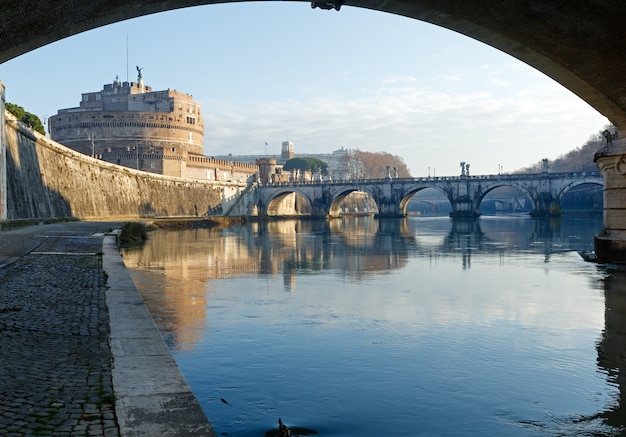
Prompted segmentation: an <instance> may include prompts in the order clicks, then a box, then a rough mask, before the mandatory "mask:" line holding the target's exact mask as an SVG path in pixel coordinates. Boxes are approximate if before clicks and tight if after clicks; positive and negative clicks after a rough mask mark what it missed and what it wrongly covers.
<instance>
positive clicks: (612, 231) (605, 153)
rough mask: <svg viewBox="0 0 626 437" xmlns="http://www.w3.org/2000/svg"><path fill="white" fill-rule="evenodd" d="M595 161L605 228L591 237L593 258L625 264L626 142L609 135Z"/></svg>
mask: <svg viewBox="0 0 626 437" xmlns="http://www.w3.org/2000/svg"><path fill="white" fill-rule="evenodd" d="M594 161H595V163H596V165H597V166H598V168H599V169H600V172H601V173H602V179H603V180H604V195H603V197H604V214H603V224H604V229H603V230H602V231H601V232H600V233H599V234H598V235H597V236H596V237H595V238H594V246H595V252H596V258H597V260H598V261H600V262H610V263H620V264H626V214H625V213H626V142H625V141H624V139H622V138H619V139H610V140H609V141H608V142H607V145H606V146H605V147H604V148H603V149H602V150H600V151H599V152H597V153H596V155H595V156H594Z"/></svg>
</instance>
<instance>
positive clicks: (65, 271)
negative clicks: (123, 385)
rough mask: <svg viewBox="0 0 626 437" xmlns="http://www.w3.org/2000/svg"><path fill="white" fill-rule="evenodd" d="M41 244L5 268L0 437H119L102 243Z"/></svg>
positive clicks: (80, 236)
mask: <svg viewBox="0 0 626 437" xmlns="http://www.w3.org/2000/svg"><path fill="white" fill-rule="evenodd" d="M0 238H2V235H1V234H0ZM35 239H36V240H39V241H41V242H42V244H41V246H39V247H38V248H36V249H35V250H34V251H33V252H31V253H30V254H29V255H26V256H24V257H22V258H20V259H19V260H17V261H16V262H14V263H12V264H10V265H8V266H5V267H4V268H0V435H2V436H7V437H10V436H31V435H48V436H107V437H108V436H111V437H113V436H119V428H118V425H117V420H116V417H115V411H114V395H113V388H112V383H111V352H110V349H109V343H108V329H109V328H108V315H107V310H106V305H105V277H104V273H103V271H102V269H101V260H102V257H101V253H100V251H101V248H102V237H98V236H95V237H92V236H91V231H89V230H82V231H81V230H80V228H78V229H72V230H69V231H66V232H61V231H56V232H49V233H45V232H42V234H39V235H36V236H35Z"/></svg>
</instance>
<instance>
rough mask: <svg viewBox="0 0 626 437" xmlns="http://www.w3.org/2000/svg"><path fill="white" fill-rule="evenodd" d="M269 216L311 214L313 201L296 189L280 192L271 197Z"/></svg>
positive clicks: (268, 204)
mask: <svg viewBox="0 0 626 437" xmlns="http://www.w3.org/2000/svg"><path fill="white" fill-rule="evenodd" d="M266 211H267V215H268V216H269V217H278V216H280V217H301V216H310V215H311V211H312V207H311V202H310V201H309V200H308V199H307V198H306V197H305V196H303V195H302V194H300V193H298V192H296V191H289V192H283V193H280V194H278V195H276V196H274V197H272V198H271V199H270V201H269V202H268V203H267V207H266Z"/></svg>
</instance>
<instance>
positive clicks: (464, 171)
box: [459, 161, 470, 177]
mask: <svg viewBox="0 0 626 437" xmlns="http://www.w3.org/2000/svg"><path fill="white" fill-rule="evenodd" d="M459 165H460V166H461V176H462V177H463V176H468V177H469V175H470V165H469V164H468V163H466V162H465V161H461V162H460V164H459Z"/></svg>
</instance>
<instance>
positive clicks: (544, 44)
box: [0, 0, 626, 263]
mask: <svg viewBox="0 0 626 437" xmlns="http://www.w3.org/2000/svg"><path fill="white" fill-rule="evenodd" d="M231 1H232V2H239V1H245V0H154V1H149V2H147V1H127V0H31V1H28V2H27V1H14V2H0V27H1V28H2V32H0V63H2V62H5V61H7V60H9V59H12V58H14V57H16V56H19V55H21V54H23V53H26V52H29V51H31V50H34V49H36V48H38V47H41V46H43V45H46V44H49V43H51V42H54V41H57V40H59V39H62V38H65V37H68V36H70V35H75V34H77V33H80V32H84V31H87V30H90V29H94V28H97V27H100V26H104V25H106V24H111V23H115V22H118V21H122V20H127V19H130V18H134V17H139V16H142V15H146V14H152V13H156V12H163V11H168V10H173V9H178V8H183V7H190V6H197V5H206V4H216V3H228V2H231ZM295 1H298V0H295ZM302 1H304V0H302ZM306 3H309V4H311V2H309V1H307V2H306ZM313 4H314V5H316V4H320V5H321V6H322V7H329V8H332V7H333V6H334V7H335V9H340V6H341V11H339V12H337V11H321V12H320V11H317V10H316V11H315V12H316V13H329V14H335V13H343V10H344V9H345V8H346V7H350V6H353V7H361V8H367V9H372V10H377V11H382V12H387V13H392V14H397V15H402V16H405V17H409V18H413V19H416V20H422V21H426V22H429V23H432V24H436V25H438V26H442V27H445V28H447V29H451V30H454V31H456V32H459V33H462V34H464V35H467V36H469V37H471V38H474V39H476V40H478V41H482V42H483V43H485V44H488V45H491V46H493V47H495V48H497V49H499V50H502V51H503V52H505V53H508V54H510V55H511V56H514V57H516V58H518V59H520V60H522V61H524V62H526V63H527V64H529V65H531V66H532V67H534V68H536V69H537V70H539V71H541V72H543V73H544V74H546V75H548V76H549V77H551V78H552V79H554V80H555V81H557V82H559V83H560V84H561V85H563V86H564V87H566V88H567V89H569V90H570V91H572V92H573V93H575V94H576V95H578V96H579V97H580V98H582V99H583V100H585V101H586V102H587V103H588V104H589V105H591V106H592V107H594V108H595V109H596V110H598V111H599V112H600V113H602V114H603V115H605V116H606V117H607V118H608V119H609V120H610V121H611V122H612V123H613V124H614V125H615V126H616V127H617V128H618V129H620V130H621V131H622V132H626V75H625V74H624V71H626V26H624V23H625V22H626V8H625V7H624V1H623V0H596V1H593V2H590V1H589V0H569V1H558V2H557V1H552V2H551V1H546V0H527V1H518V0H480V1H478V0H476V1H458V0H333V1H327V2H313ZM68 11H71V13H68ZM320 31H322V29H321V28H320ZM414 43H415V41H398V47H409V46H410V45H411V44H414ZM42 74H43V73H42ZM7 85H8V86H10V84H7ZM0 159H1V158H0ZM596 163H597V165H598V167H599V168H600V171H601V172H602V178H603V179H604V182H605V183H604V229H603V230H602V232H601V233H600V234H599V235H598V236H597V237H596V242H595V248H596V255H597V256H598V259H599V260H601V261H612V262H620V263H626V214H625V213H624V211H626V141H625V140H624V139H612V140H610V141H609V140H608V139H607V145H606V147H605V148H604V149H603V150H602V151H600V152H599V153H598V154H597V156H596ZM1 176H2V175H0V179H2V177H1ZM4 186H6V182H3V181H2V180H0V190H1V189H2V188H3V187H4Z"/></svg>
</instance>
